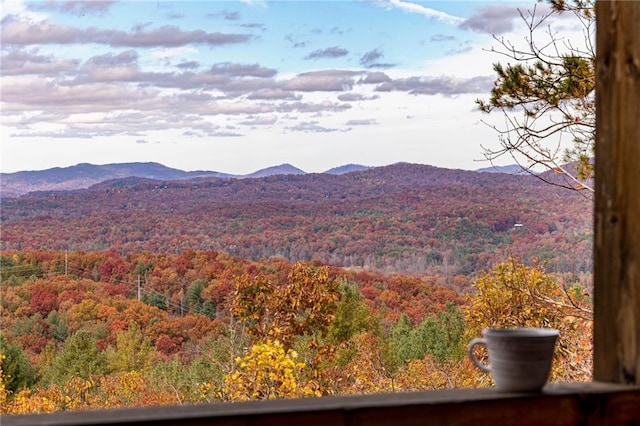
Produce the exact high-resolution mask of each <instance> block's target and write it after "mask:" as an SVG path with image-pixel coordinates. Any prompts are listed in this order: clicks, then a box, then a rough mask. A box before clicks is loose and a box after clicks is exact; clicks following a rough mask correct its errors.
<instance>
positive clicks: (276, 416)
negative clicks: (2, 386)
mask: <svg viewBox="0 0 640 426" xmlns="http://www.w3.org/2000/svg"><path fill="white" fill-rule="evenodd" d="M0 424H2V425H3V426H12V425H15V426H22V425H52V426H54V425H55V426H60V425H70V426H74V425H108V424H118V425H150V424H164V425H204V424H207V425H225V426H236V425H238V426H240V425H242V426H248V425H272V424H273V425H278V426H283V425H294V424H295V425H303V426H313V425H362V426H369V425H380V426H382V425H394V426H395V425H398V426H403V425H424V424H447V425H449V424H451V425H471V424H473V425H474V426H478V425H494V426H495V425H504V424H517V425H525V426H526V425H536V426H537V425H574V424H589V425H591V424H593V425H599V424H603V425H604V424H607V425H608V424H636V425H640V387H630V386H623V385H617V384H608V383H597V382H591V383H567V384H550V385H548V386H546V387H545V389H544V390H543V391H542V392H539V393H504V392H499V391H497V390H496V389H494V388H484V389H454V390H443V391H427V392H402V393H400V392H399V393H385V394H375V395H357V396H336V397H322V398H305V399H287V400H273V401H251V402H238V403H214V404H198V405H178V406H158V407H140V408H126V409H113V410H95V411H90V410H87V411H67V412H58V413H51V414H28V415H5V416H2V418H1V419H0Z"/></svg>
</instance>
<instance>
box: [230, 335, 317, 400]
mask: <svg viewBox="0 0 640 426" xmlns="http://www.w3.org/2000/svg"><path fill="white" fill-rule="evenodd" d="M297 358H298V354H297V353H296V352H295V351H293V350H291V349H289V350H285V349H284V347H283V345H282V343H280V342H279V341H277V340H267V341H265V342H261V343H256V344H255V345H253V346H252V347H251V349H250V350H249V352H248V353H247V354H246V355H245V356H244V357H243V358H241V359H238V360H236V367H237V370H236V371H235V372H233V373H231V374H229V375H227V377H226V378H225V384H224V394H225V395H226V397H227V399H229V400H231V401H244V400H251V399H278V398H298V397H304V396H312V395H317V394H318V391H316V390H315V389H313V387H312V386H309V385H308V384H303V383H301V380H302V371H303V370H304V368H305V364H304V363H302V362H296V359H297Z"/></svg>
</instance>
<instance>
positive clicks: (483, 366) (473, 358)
mask: <svg viewBox="0 0 640 426" xmlns="http://www.w3.org/2000/svg"><path fill="white" fill-rule="evenodd" d="M478 345H483V346H484V347H486V346H487V341H486V340H484V339H481V338H475V339H473V340H472V341H471V343H469V347H468V348H467V354H468V355H469V359H470V360H471V362H473V365H475V366H476V367H478V368H479V369H480V370H482V371H485V372H487V373H491V365H488V364H483V363H482V362H480V360H479V359H478V358H476V356H475V355H474V353H473V349H474V348H475V347H476V346H478Z"/></svg>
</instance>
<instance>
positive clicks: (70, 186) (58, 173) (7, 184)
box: [0, 162, 368, 198]
mask: <svg viewBox="0 0 640 426" xmlns="http://www.w3.org/2000/svg"><path fill="white" fill-rule="evenodd" d="M366 169H368V167H366V166H361V165H358V164H348V165H344V166H340V167H336V168H333V169H330V170H327V171H326V172H324V173H327V174H333V175H340V174H343V173H349V172H353V171H359V170H366ZM303 174H307V173H306V172H305V171H303V170H300V169H298V168H297V167H294V166H292V165H291V164H281V165H278V166H273V167H268V168H265V169H261V170H257V171H255V172H253V173H250V174H246V175H233V174H228V173H221V172H215V171H205V170H198V171H190V172H187V171H183V170H179V169H173V168H170V167H167V166H164V165H162V164H159V163H153V162H146V163H118V164H104V165H95V164H88V163H81V164H77V165H75V166H70V167H54V168H51V169H46V170H37V171H20V172H14V173H0V193H1V196H2V198H7V197H16V196H20V195H23V194H27V193H29V192H34V191H69V190H76V189H82V188H89V187H90V186H92V185H95V184H97V183H100V182H104V181H107V180H112V179H122V178H131V177H137V178H146V179H154V180H161V181H174V180H186V179H193V178H199V177H216V178H224V179H231V178H237V179H241V178H262V177H267V176H274V175H303Z"/></svg>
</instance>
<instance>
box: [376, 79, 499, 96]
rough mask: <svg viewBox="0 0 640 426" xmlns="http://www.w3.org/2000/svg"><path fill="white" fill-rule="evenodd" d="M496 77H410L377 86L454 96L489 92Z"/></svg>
mask: <svg viewBox="0 0 640 426" xmlns="http://www.w3.org/2000/svg"><path fill="white" fill-rule="evenodd" d="M493 80H494V77H490V76H479V77H472V78H453V77H446V76H443V77H409V78H403V79H398V80H392V81H388V82H385V83H382V84H380V85H379V86H378V87H376V89H375V90H376V91H378V92H391V91H402V92H409V93H411V94H414V95H445V96H453V95H459V94H464V93H487V92H488V91H489V90H491V87H493Z"/></svg>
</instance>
